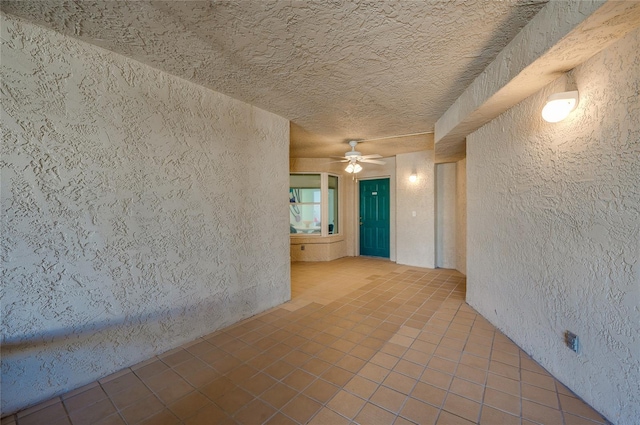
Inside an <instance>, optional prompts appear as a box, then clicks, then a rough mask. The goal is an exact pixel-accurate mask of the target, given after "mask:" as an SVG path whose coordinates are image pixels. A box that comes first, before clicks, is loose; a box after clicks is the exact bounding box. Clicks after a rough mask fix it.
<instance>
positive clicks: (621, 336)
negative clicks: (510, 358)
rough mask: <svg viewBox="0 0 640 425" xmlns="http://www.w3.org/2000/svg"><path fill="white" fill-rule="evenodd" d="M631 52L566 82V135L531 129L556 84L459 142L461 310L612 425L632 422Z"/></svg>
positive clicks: (636, 132) (636, 169)
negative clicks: (464, 217) (463, 235)
mask: <svg viewBox="0 0 640 425" xmlns="http://www.w3.org/2000/svg"><path fill="white" fill-rule="evenodd" d="M639 45H640V30H635V31H634V32H632V33H631V34H630V35H628V36H627V37H626V38H624V39H622V40H620V41H618V42H616V43H615V44H613V45H612V46H610V47H609V48H607V49H606V50H604V51H602V52H601V53H599V54H598V55H596V56H594V57H593V58H591V59H590V60H588V61H587V62H585V63H583V64H582V65H580V66H579V67H577V68H576V69H574V70H573V71H572V72H571V75H572V77H573V78H574V79H575V84H576V85H577V88H578V90H579V92H580V103H579V106H578V108H577V109H576V110H575V111H574V112H573V113H572V114H571V115H570V116H569V117H568V118H567V119H566V120H565V121H563V122H561V123H557V124H549V123H546V122H544V121H543V120H542V118H541V117H540V111H541V109H542V106H543V104H544V101H545V99H546V97H547V96H548V95H549V94H550V93H553V92H556V91H563V90H564V89H565V83H566V80H565V77H563V78H562V79H559V80H557V81H555V82H554V83H552V84H551V85H550V86H548V87H547V88H545V89H544V90H543V91H541V92H539V93H537V94H535V95H533V96H531V97H530V98H528V99H526V100H525V101H523V102H521V103H520V104H518V105H517V106H516V107H514V108H512V109H510V110H509V111H507V112H505V113H504V114H502V115H501V116H499V117H498V118H496V119H495V120H493V121H492V122H490V123H488V124H487V125H485V126H484V127H482V128H481V129H479V130H478V131H476V132H475V133H473V134H472V135H470V136H468V138H467V174H468V182H467V184H468V199H467V201H468V229H467V230H468V239H467V241H468V258H467V259H468V263H467V272H468V275H467V278H468V292H467V300H468V302H469V303H470V304H471V305H472V306H473V307H475V308H476V309H477V310H478V311H479V312H480V313H481V314H483V315H484V316H485V317H486V318H487V319H489V320H490V321H491V322H492V323H494V324H495V325H496V326H497V327H498V328H500V329H501V330H503V331H504V332H505V333H506V334H507V335H508V336H509V337H510V338H512V339H513V340H514V341H515V342H516V343H517V344H518V345H520V346H521V347H522V348H523V349H524V350H525V351H527V352H528V353H530V354H531V355H532V356H533V357H534V358H535V359H536V360H537V361H538V362H540V363H541V364H542V365H543V366H544V367H545V368H547V369H548V370H549V371H550V372H551V373H553V374H554V375H555V376H557V377H558V378H559V379H560V380H561V381H562V382H564V383H565V384H566V385H567V386H568V387H569V388H571V389H572V390H573V391H575V392H576V393H577V394H578V395H579V396H581V397H582V398H584V399H585V400H586V401H587V402H588V403H589V404H591V405H592V406H594V407H595V408H596V409H598V410H599V411H600V412H601V413H603V414H604V415H605V416H606V417H607V418H608V419H610V420H611V421H613V422H614V423H616V424H621V425H622V424H629V425H631V424H637V423H638V422H637V420H638V418H640V386H639V385H640V384H639V383H640V367H639V366H640V308H639V306H640V218H639V217H640V120H639V119H638V117H640V93H639V91H640V50H638V46H639ZM568 88H570V87H568ZM567 329H568V330H571V331H573V332H575V333H576V334H577V335H578V336H579V338H580V341H581V349H580V352H579V354H575V353H573V352H572V351H570V350H569V349H568V348H567V347H565V346H564V344H563V340H562V335H563V332H564V331H565V330H567Z"/></svg>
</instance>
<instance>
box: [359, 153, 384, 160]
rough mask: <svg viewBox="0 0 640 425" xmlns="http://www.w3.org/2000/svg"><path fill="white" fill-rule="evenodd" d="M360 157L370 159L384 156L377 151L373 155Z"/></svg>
mask: <svg viewBox="0 0 640 425" xmlns="http://www.w3.org/2000/svg"><path fill="white" fill-rule="evenodd" d="M360 158H363V159H369V158H382V155H379V154H377V153H374V154H371V155H362V156H361V157H360Z"/></svg>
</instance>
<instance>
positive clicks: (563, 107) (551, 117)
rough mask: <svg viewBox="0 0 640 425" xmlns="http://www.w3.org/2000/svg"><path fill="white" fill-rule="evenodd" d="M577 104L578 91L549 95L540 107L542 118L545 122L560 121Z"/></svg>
mask: <svg viewBox="0 0 640 425" xmlns="http://www.w3.org/2000/svg"><path fill="white" fill-rule="evenodd" d="M577 106H578V91H577V90H574V91H566V92H562V93H555V94H552V95H551V96H549V99H547V104H546V105H544V108H542V118H543V119H544V120H545V121H547V122H560V121H562V120H563V119H565V118H567V116H568V115H569V113H571V111H573V110H574V109H576V107H577Z"/></svg>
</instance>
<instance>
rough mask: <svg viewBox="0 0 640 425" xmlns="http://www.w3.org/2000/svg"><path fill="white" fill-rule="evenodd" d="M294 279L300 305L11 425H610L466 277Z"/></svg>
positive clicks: (380, 263)
mask: <svg viewBox="0 0 640 425" xmlns="http://www.w3.org/2000/svg"><path fill="white" fill-rule="evenodd" d="M291 269H292V270H291V275H292V297H293V299H292V301H291V302H289V303H286V304H283V305H281V306H279V307H277V308H274V309H272V310H270V311H268V312H265V313H263V314H260V315H258V316H255V317H253V318H250V319H247V320H245V321H243V322H241V323H238V324H236V325H234V326H232V327H229V328H226V329H223V330H221V331H218V332H214V333H212V334H210V335H207V336H204V337H202V338H199V339H197V340H195V341H193V342H191V343H189V344H186V345H184V346H182V347H180V348H177V349H175V350H172V351H170V352H167V353H164V354H162V355H160V356H158V357H155V358H153V359H150V360H148V361H146V362H144V363H141V364H138V365H135V366H133V367H131V368H128V369H125V370H123V371H120V372H118V373H115V374H113V375H111V376H108V377H106V378H104V379H101V380H100V381H97V382H94V383H92V384H90V385H87V386H85V387H83V388H80V389H78V390H75V391H72V392H70V393H67V394H64V395H62V396H60V397H56V398H54V399H51V400H49V401H47V402H45V403H42V404H40V405H38V406H34V407H32V408H30V409H27V410H25V411H22V412H19V413H18V414H17V415H12V416H9V417H6V418H3V419H2V425H9V424H14V423H17V425H37V424H48V425H62V424H67V425H68V424H73V425H85V424H87V425H88V424H92V425H93V424H102V425H106V424H179V423H184V424H194V425H195V424H234V423H238V424H261V423H267V424H303V423H311V424H329V425H334V424H335V425H339V424H348V423H358V424H363V425H370V424H438V425H443V424H451V425H454V424H474V423H476V424H478V423H479V424H488V425H493V424H496V425H500V424H505V425H508V424H522V425H530V424H551V425H555V424H565V425H578V424H584V425H586V424H589V425H593V424H597V423H607V422H606V421H605V419H603V418H602V417H601V416H600V415H599V414H598V413H597V412H595V411H594V410H593V409H592V408H590V407H589V406H588V405H587V404H585V403H584V402H583V401H582V400H580V399H579V398H577V397H576V396H575V395H574V394H573V393H572V392H571V391H569V390H568V389H567V388H566V387H564V386H563V385H562V384H561V383H560V382H559V381H557V380H556V379H554V378H553V377H552V376H551V375H550V374H549V373H547V372H546V371H545V370H544V369H543V368H542V367H540V366H539V365H538V364H537V363H536V362H535V361H533V360H532V359H531V358H530V357H529V356H528V355H527V354H526V353H524V352H523V351H522V350H520V349H519V348H518V347H517V346H516V345H515V344H514V343H513V342H511V340H509V339H508V338H507V337H505V336H504V335H503V334H502V333H500V331H498V330H496V329H495V328H494V327H493V326H492V325H491V324H490V323H489V322H487V321H486V320H485V319H484V318H483V317H482V316H480V315H479V314H477V313H476V312H475V311H474V310H473V309H472V308H470V307H469V306H468V305H467V304H465V302H464V294H465V278H464V276H462V275H461V274H459V273H458V272H456V271H451V270H442V269H437V270H431V269H418V268H412V267H406V266H398V265H396V264H394V263H392V262H389V261H384V260H377V259H370V258H363V257H359V258H344V259H340V260H337V261H333V262H330V263H295V264H293V265H292V268H291Z"/></svg>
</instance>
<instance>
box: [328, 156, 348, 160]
mask: <svg viewBox="0 0 640 425" xmlns="http://www.w3.org/2000/svg"><path fill="white" fill-rule="evenodd" d="M329 158H335V159H346V160H348V159H349V158H347V157H346V156H330V157H329Z"/></svg>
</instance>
